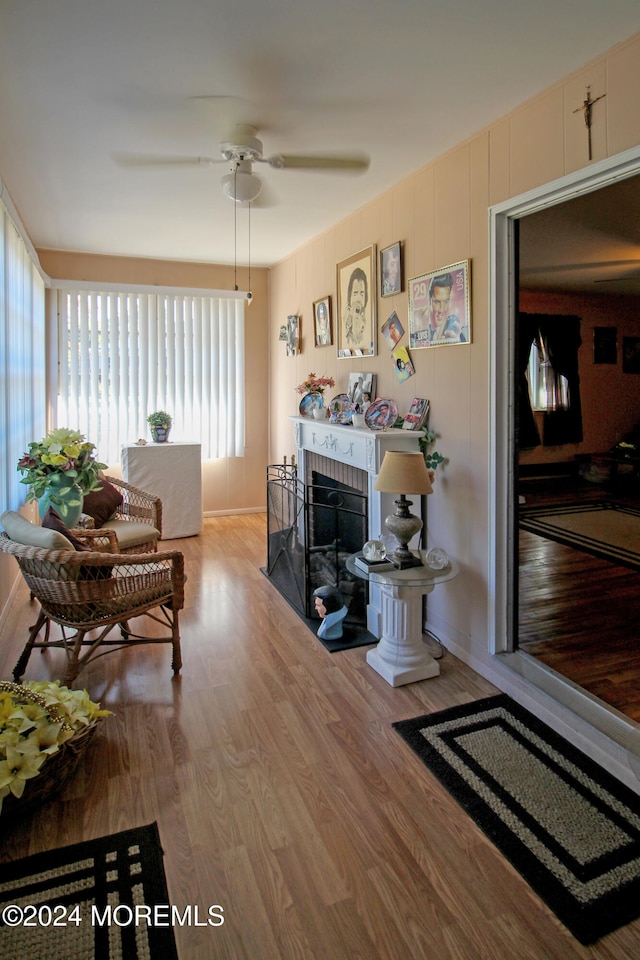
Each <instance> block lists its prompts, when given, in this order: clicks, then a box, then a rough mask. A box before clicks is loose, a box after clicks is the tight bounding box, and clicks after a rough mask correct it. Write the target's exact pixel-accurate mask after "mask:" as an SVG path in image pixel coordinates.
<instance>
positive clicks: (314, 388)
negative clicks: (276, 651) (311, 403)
mask: <svg viewBox="0 0 640 960" xmlns="http://www.w3.org/2000/svg"><path fill="white" fill-rule="evenodd" d="M335 385H336V382H335V380H334V379H333V377H316V375H315V373H310V374H309V375H308V376H307V379H306V380H303V381H302V383H299V384H298V386H297V387H296V391H297V392H298V393H301V394H303V395H306V394H307V393H319V394H320V396H322V394H323V393H324V391H325V389H326V387H335Z"/></svg>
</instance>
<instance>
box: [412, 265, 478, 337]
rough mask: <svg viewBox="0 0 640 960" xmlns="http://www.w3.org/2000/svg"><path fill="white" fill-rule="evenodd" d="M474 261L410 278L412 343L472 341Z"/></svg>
mask: <svg viewBox="0 0 640 960" xmlns="http://www.w3.org/2000/svg"><path fill="white" fill-rule="evenodd" d="M470 283H471V263H470V261H469V260H461V261H460V263H451V264H449V266H448V267H440V268H439V269H438V270H432V271H431V272H430V273H423V274H422V276H420V277H413V279H411V280H409V283H408V287H409V346H410V347H411V348H412V349H413V350H417V349H419V348H420V347H444V346H451V345H454V344H460V343H471V291H470Z"/></svg>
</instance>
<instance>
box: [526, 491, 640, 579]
mask: <svg viewBox="0 0 640 960" xmlns="http://www.w3.org/2000/svg"><path fill="white" fill-rule="evenodd" d="M519 524H520V527H521V528H522V529H523V530H528V531H529V533H536V534H538V536H540V537H546V538H547V539H548V540H555V541H557V542H558V543H563V544H565V545H566V546H569V547H574V548H575V549H577V550H583V551H584V552H585V553H590V554H592V555H593V556H595V557H601V558H602V559H604V560H609V561H610V562H611V563H617V564H620V565H621V566H623V567H630V568H631V569H632V570H640V510H636V509H635V508H634V507H628V506H623V505H622V504H619V503H614V502H612V501H608V500H604V501H600V502H594V503H582V504H580V503H578V504H575V503H574V504H565V505H561V504H558V505H557V506H547V507H525V508H521V509H520V516H519Z"/></svg>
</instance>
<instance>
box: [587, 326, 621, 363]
mask: <svg viewBox="0 0 640 960" xmlns="http://www.w3.org/2000/svg"><path fill="white" fill-rule="evenodd" d="M593 362H594V363H617V362H618V330H617V328H616V327H594V328H593Z"/></svg>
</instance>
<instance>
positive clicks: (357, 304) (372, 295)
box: [336, 245, 378, 360]
mask: <svg viewBox="0 0 640 960" xmlns="http://www.w3.org/2000/svg"><path fill="white" fill-rule="evenodd" d="M337 274H338V276H337V289H338V312H337V317H336V329H337V340H338V357H339V358H340V359H341V360H346V359H348V358H349V357H375V355H376V302H377V299H378V298H377V296H376V248H375V245H372V246H371V247H367V249H366V250H361V251H360V253H355V254H354V255H353V256H352V257H348V258H347V259H346V260H343V261H342V262H341V263H339V264H338V266H337Z"/></svg>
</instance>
